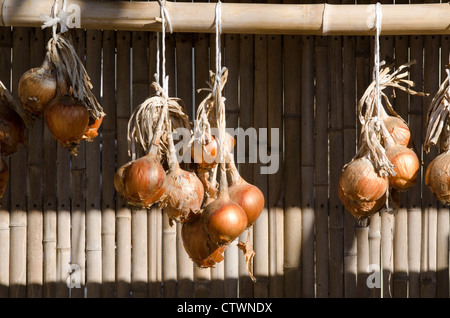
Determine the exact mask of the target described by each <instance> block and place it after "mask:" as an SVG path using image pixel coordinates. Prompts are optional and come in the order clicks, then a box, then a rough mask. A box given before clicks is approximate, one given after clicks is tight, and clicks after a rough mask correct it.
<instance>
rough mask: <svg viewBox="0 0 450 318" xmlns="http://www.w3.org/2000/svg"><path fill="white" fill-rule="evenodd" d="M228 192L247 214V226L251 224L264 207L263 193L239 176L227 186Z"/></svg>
mask: <svg viewBox="0 0 450 318" xmlns="http://www.w3.org/2000/svg"><path fill="white" fill-rule="evenodd" d="M228 194H229V196H230V198H231V200H233V201H234V202H236V203H237V204H238V205H239V206H240V207H241V208H242V209H243V210H244V212H245V214H246V215H247V227H250V226H252V225H253V223H255V221H256V220H257V219H258V217H259V216H260V215H261V212H262V210H263V208H264V195H263V193H262V192H261V190H260V189H259V188H258V187H256V186H254V185H252V184H250V183H248V182H247V181H245V180H244V179H243V178H242V177H240V176H239V179H238V181H237V182H236V183H235V184H233V185H231V186H230V187H229V188H228Z"/></svg>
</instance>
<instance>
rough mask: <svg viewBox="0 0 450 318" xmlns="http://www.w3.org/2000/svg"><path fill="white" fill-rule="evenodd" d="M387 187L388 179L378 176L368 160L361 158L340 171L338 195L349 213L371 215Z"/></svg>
mask: <svg viewBox="0 0 450 318" xmlns="http://www.w3.org/2000/svg"><path fill="white" fill-rule="evenodd" d="M388 186H389V181H388V179H387V178H384V177H381V176H379V175H378V173H377V172H376V171H375V168H374V166H373V164H372V162H371V161H370V160H369V159H368V158H366V157H361V158H357V159H354V160H352V161H351V162H350V163H348V164H347V165H345V166H344V168H343V169H342V172H341V175H340V177H339V187H338V195H339V198H340V199H341V202H342V204H343V205H344V207H345V208H346V209H347V210H348V211H349V212H350V213H352V214H353V215H355V216H363V215H366V214H370V213H373V211H374V210H373V209H374V207H375V206H376V205H377V201H378V200H379V199H380V198H382V197H383V195H385V193H386V191H387V189H388ZM380 204H381V203H380Z"/></svg>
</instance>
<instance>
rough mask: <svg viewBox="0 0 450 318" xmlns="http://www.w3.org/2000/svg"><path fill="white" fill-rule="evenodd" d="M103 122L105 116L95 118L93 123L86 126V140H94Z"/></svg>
mask: <svg viewBox="0 0 450 318" xmlns="http://www.w3.org/2000/svg"><path fill="white" fill-rule="evenodd" d="M102 122H103V117H100V118H99V119H95V120H94V123H92V124H91V125H89V126H88V127H87V128H86V130H85V131H84V134H83V137H82V138H83V139H85V140H86V141H92V140H94V138H95V137H97V136H98V129H99V128H100V126H101V125H102Z"/></svg>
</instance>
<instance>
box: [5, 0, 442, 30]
mask: <svg viewBox="0 0 450 318" xmlns="http://www.w3.org/2000/svg"><path fill="white" fill-rule="evenodd" d="M53 2H54V1H53V0H40V1H34V2H33V5H32V6H30V5H29V3H28V2H23V1H14V0H2V1H1V2H0V8H1V9H2V10H1V12H0V13H1V17H2V19H0V21H1V24H0V26H24V27H40V26H41V24H42V19H41V17H40V14H41V13H44V12H45V13H46V12H51V7H52V5H53ZM71 4H75V5H78V6H79V7H80V11H81V14H80V16H81V22H80V23H81V28H83V29H103V30H121V31H125V30H126V31H158V30H159V29H160V28H161V26H160V23H159V22H158V19H157V18H159V17H160V8H159V4H158V3H157V2H156V1H150V2H143V1H141V2H126V1H117V2H100V1H87V0H78V1H68V4H67V5H68V6H69V8H70V5H71ZM165 7H166V8H167V10H168V12H170V18H171V24H172V27H173V31H174V32H195V33H197V32H203V33H214V9H215V4H214V3H183V2H169V1H167V2H166V4H165ZM374 12H375V5H355V4H349V5H333V4H323V3H322V4H303V5H301V4H290V5H287V4H266V3H224V4H223V6H222V17H223V25H222V30H223V33H242V34H246V33H254V34H309V35H337V34H339V35H350V34H351V35H358V34H365V35H368V34H374V33H375V30H374V29H373V28H372V25H371V23H368V22H367V21H370V20H371V19H373V17H374ZM449 13H450V6H449V5H448V4H447V3H433V4H414V5H401V4H395V5H392V4H386V5H383V22H382V28H381V30H382V31H381V32H382V34H397V35H398V34H449V33H450V28H449V27H448V16H449Z"/></svg>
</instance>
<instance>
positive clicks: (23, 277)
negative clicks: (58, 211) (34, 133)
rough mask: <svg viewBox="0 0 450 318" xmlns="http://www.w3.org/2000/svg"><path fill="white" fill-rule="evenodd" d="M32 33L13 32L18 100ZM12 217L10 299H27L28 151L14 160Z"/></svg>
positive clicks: (14, 83) (20, 151) (13, 88)
mask: <svg viewBox="0 0 450 318" xmlns="http://www.w3.org/2000/svg"><path fill="white" fill-rule="evenodd" d="M28 31H29V30H28V29H26V28H16V29H14V32H13V43H12V44H13V50H12V54H13V64H12V83H11V87H10V91H11V93H12V94H14V95H15V96H17V85H18V82H19V79H20V77H21V76H22V74H23V73H24V72H25V71H27V70H28V68H29V52H28V49H29V32H28ZM11 175H12V176H14V177H13V178H10V181H9V182H11V216H10V224H9V226H10V244H11V246H10V248H11V258H10V265H9V266H10V276H9V279H10V290H9V291H10V297H19V298H22V297H25V296H26V284H27V283H26V281H27V272H26V268H27V199H26V197H27V190H28V189H26V188H25V190H24V188H23V186H24V185H25V184H27V150H26V149H25V147H23V146H21V147H20V148H19V149H18V151H17V152H16V153H14V154H13V155H12V158H11Z"/></svg>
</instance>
